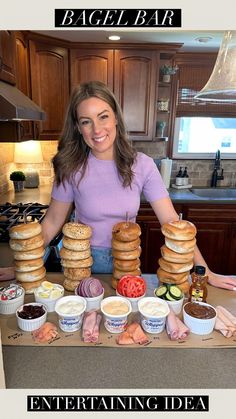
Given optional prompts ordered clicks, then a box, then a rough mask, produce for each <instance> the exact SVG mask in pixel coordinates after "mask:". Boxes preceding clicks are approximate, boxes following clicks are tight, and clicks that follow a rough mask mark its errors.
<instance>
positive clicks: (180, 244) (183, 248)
mask: <svg viewBox="0 0 236 419" xmlns="http://www.w3.org/2000/svg"><path fill="white" fill-rule="evenodd" d="M195 244H196V239H195V238H194V239H192V240H183V241H181V240H172V239H168V238H167V237H166V238H165V245H166V247H168V249H170V250H173V251H174V252H176V253H184V254H187V253H189V252H193V251H194V248H195Z"/></svg>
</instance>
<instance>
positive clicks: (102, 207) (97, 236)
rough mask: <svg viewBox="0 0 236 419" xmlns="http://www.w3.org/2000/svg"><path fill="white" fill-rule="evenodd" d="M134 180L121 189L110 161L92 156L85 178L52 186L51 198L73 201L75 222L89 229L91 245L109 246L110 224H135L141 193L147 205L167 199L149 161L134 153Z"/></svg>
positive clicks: (116, 171) (77, 178)
mask: <svg viewBox="0 0 236 419" xmlns="http://www.w3.org/2000/svg"><path fill="white" fill-rule="evenodd" d="M133 172H134V178H133V181H132V185H131V188H130V187H126V188H124V187H123V186H122V180H121V179H120V178H119V175H118V170H117V168H116V165H115V162H114V161H113V160H99V159H97V158H96V157H94V155H93V154H92V153H90V155H89V158H88V165H87V169H86V172H85V176H84V177H83V179H82V180H81V182H80V183H79V186H77V184H78V181H79V179H80V176H81V174H80V172H78V173H77V174H76V176H75V177H74V180H73V181H71V182H70V183H69V182H67V181H66V182H65V187H64V186H63V184H60V185H59V186H58V187H57V186H56V185H55V183H54V186H53V190H52V198H53V199H56V200H58V201H61V202H74V204H75V220H76V221H78V220H79V221H80V222H81V223H83V224H88V225H89V226H90V227H91V228H92V230H93V235H92V238H91V245H92V246H99V247H111V238H112V228H113V226H114V224H116V223H118V222H120V221H124V220H125V219H126V213H128V217H129V221H133V222H135V220H136V216H137V213H138V210H139V206H140V195H141V193H142V192H143V194H144V196H145V198H146V200H147V201H148V202H153V201H156V200H158V199H161V198H165V197H167V196H168V192H167V190H166V188H165V185H164V183H163V181H162V178H161V175H160V173H159V171H158V169H157V166H156V164H155V163H154V161H153V159H152V158H150V157H148V156H147V155H145V154H143V153H137V160H136V162H135V164H134V165H133Z"/></svg>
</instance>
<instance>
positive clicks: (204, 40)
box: [195, 36, 212, 44]
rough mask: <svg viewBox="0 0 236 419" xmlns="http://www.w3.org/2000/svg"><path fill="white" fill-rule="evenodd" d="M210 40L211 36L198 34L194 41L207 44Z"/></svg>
mask: <svg viewBox="0 0 236 419" xmlns="http://www.w3.org/2000/svg"><path fill="white" fill-rule="evenodd" d="M211 40H212V37H211V36H199V37H198V38H195V41H197V42H200V44H207V43H208V42H210V41H211Z"/></svg>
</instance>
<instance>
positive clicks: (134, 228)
mask: <svg viewBox="0 0 236 419" xmlns="http://www.w3.org/2000/svg"><path fill="white" fill-rule="evenodd" d="M140 235H141V228H140V227H139V225H138V224H137V223H132V222H131V221H127V222H126V221H122V222H120V223H117V224H115V225H114V226H113V229H112V237H113V238H114V239H115V240H119V241H122V242H130V241H133V240H136V239H137V238H138V237H139V236H140Z"/></svg>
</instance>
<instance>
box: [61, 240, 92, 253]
mask: <svg viewBox="0 0 236 419" xmlns="http://www.w3.org/2000/svg"><path fill="white" fill-rule="evenodd" d="M62 244H63V247H65V248H66V249H69V250H79V251H81V250H87V249H89V247H90V241H89V240H78V239H70V237H67V236H64V237H63V240H62Z"/></svg>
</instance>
